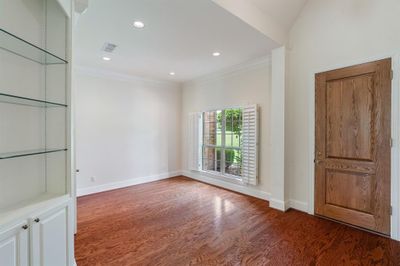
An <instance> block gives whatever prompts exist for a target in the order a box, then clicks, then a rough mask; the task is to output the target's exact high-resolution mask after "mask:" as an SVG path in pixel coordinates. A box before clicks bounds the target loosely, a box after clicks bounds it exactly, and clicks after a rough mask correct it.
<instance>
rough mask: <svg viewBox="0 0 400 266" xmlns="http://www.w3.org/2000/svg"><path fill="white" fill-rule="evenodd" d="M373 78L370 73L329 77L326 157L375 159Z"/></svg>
mask: <svg viewBox="0 0 400 266" xmlns="http://www.w3.org/2000/svg"><path fill="white" fill-rule="evenodd" d="M372 81H373V79H372V75H371V74H368V75H362V76H357V77H353V78H346V79H340V80H333V81H327V88H326V89H327V92H326V94H327V103H326V105H327V106H326V107H327V112H326V115H327V120H328V121H327V132H326V137H327V141H326V144H327V152H326V155H327V157H329V158H343V159H356V160H369V161H371V160H372V146H371V142H372V139H371V138H372V136H371V130H370V129H371V127H372V126H373V125H372V122H373V120H372V117H373V114H372V111H373V100H372V99H373V95H372V92H373V90H372V87H373V84H372ZM338 107H340V108H338Z"/></svg>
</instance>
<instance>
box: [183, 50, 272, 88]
mask: <svg viewBox="0 0 400 266" xmlns="http://www.w3.org/2000/svg"><path fill="white" fill-rule="evenodd" d="M270 66H271V56H270V55H268V56H264V57H260V58H257V59H254V60H250V61H246V62H243V63H241V64H238V65H234V66H230V67H227V68H224V69H221V70H219V71H216V72H213V73H210V74H207V75H204V76H200V77H198V78H194V79H191V80H188V81H185V82H183V83H182V85H183V86H182V87H186V86H189V87H190V86H192V85H195V84H199V83H200V84H201V83H207V82H210V81H214V80H218V79H221V78H226V77H228V76H231V75H235V74H239V73H244V72H248V71H251V70H256V69H260V68H263V67H270Z"/></svg>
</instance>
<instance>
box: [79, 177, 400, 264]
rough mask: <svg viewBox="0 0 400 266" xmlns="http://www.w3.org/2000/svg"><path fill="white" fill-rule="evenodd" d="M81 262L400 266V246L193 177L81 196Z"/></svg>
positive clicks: (396, 243)
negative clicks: (284, 210)
mask: <svg viewBox="0 0 400 266" xmlns="http://www.w3.org/2000/svg"><path fill="white" fill-rule="evenodd" d="M75 255H76V260H77V263H78V266H84V265H91V266H92V265H108V266H111V265H118V266H124V265H174V266H175V265H400V244H399V243H398V242H395V241H393V240H390V239H388V238H384V237H380V236H377V235H373V234H371V233H368V232H364V231H360V230H358V229H354V228H351V227H348V226H345V225H342V224H338V223H334V222H331V221H327V220H323V219H320V218H317V217H314V216H310V215H307V214H305V213H302V212H298V211H294V210H290V211H288V212H286V213H282V212H279V211H276V210H274V209H271V208H269V207H268V203H267V202H266V201H263V200H259V199H256V198H252V197H249V196H245V195H241V194H237V193H234V192H231V191H227V190H224V189H220V188H217V187H213V186H210V185H207V184H203V183H200V182H197V181H193V180H191V179H188V178H185V177H176V178H171V179H168V180H163V181H158V182H153V183H148V184H143V185H138V186H133V187H129V188H124V189H119V190H114V191H109V192H104V193H99V194H95V195H90V196H86V197H81V198H79V199H78V234H77V235H76V240H75Z"/></svg>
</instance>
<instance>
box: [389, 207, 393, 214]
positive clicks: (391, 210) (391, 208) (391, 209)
mask: <svg viewBox="0 0 400 266" xmlns="http://www.w3.org/2000/svg"><path fill="white" fill-rule="evenodd" d="M389 212H390V215H393V207H392V206H390V210H389Z"/></svg>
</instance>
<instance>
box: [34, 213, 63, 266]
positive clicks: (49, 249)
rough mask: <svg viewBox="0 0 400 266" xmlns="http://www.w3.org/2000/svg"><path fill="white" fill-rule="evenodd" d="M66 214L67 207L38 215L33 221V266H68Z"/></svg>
mask: <svg viewBox="0 0 400 266" xmlns="http://www.w3.org/2000/svg"><path fill="white" fill-rule="evenodd" d="M67 219H68V212H67V207H66V206H64V207H62V208H61V209H57V210H52V211H51V212H49V213H45V214H42V215H39V216H38V217H37V218H35V219H34V221H33V226H32V242H33V243H32V247H34V249H33V252H32V254H33V256H32V261H33V265H37V266H53V265H57V266H67V265H68V241H67V237H68V220H67Z"/></svg>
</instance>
